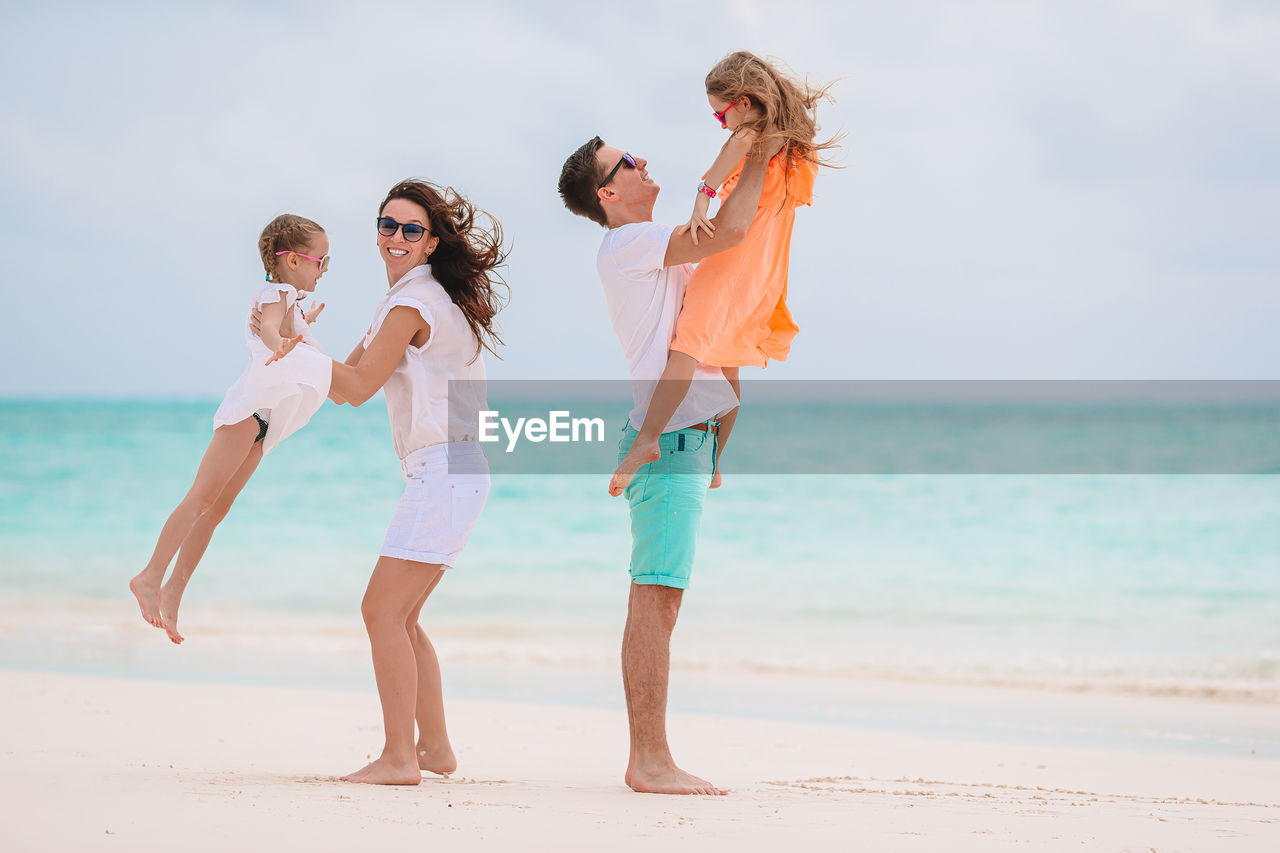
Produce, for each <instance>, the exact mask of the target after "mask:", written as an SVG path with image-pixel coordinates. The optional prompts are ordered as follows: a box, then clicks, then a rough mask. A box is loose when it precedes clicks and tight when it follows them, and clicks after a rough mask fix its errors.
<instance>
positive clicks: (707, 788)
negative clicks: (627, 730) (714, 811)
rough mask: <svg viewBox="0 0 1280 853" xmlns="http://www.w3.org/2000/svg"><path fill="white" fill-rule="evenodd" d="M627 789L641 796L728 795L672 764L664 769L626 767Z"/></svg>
mask: <svg viewBox="0 0 1280 853" xmlns="http://www.w3.org/2000/svg"><path fill="white" fill-rule="evenodd" d="M624 778H625V779H626V782H627V787H629V788H631V790H633V791H636V792H638V793H641V794H706V795H710V796H724V795H725V794H727V793H729V792H728V791H722V790H721V789H719V788H717V787H716V786H715V785H712V784H711V783H710V782H708V781H707V780H706V779H699V778H698V777H697V776H694V775H693V774H692V773H686V772H684V771H683V770H681V769H680V768H679V767H676V766H675V765H674V764H670V765H667V766H666V767H653V768H644V769H640V768H636V767H628V768H627V775H626V776H625V777H624Z"/></svg>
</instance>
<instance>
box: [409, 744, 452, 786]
mask: <svg viewBox="0 0 1280 853" xmlns="http://www.w3.org/2000/svg"><path fill="white" fill-rule="evenodd" d="M418 767H419V768H420V769H422V770H425V771H427V772H428V773H435V774H436V775H438V776H444V777H445V778H448V776H449V774H450V773H452V772H453V771H455V770H457V769H458V759H457V758H456V757H455V756H454V754H453V748H452V747H450V746H449V745H448V744H445V745H444V747H442V748H435V749H432V748H430V747H424V746H423V745H422V744H418Z"/></svg>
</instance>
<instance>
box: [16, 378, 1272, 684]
mask: <svg viewBox="0 0 1280 853" xmlns="http://www.w3.org/2000/svg"><path fill="white" fill-rule="evenodd" d="M215 407H216V401H198V402H92V401H61V402H13V401H10V402H4V403H0V471H2V472H3V476H2V477H0V597H3V599H4V600H5V601H7V602H10V603H13V604H15V605H16V608H11V611H13V612H11V613H10V616H9V630H8V631H7V632H5V633H0V665H10V666H25V665H34V663H38V662H39V661H40V660H44V658H41V655H45V654H52V653H51V652H48V651H47V650H46V651H40V648H41V647H42V646H41V643H35V642H33V641H31V639H30V635H29V634H24V633H23V631H22V630H18V629H15V628H13V624H14V620H15V619H17V620H19V621H21V614H20V613H17V612H16V611H18V610H23V609H28V610H29V611H30V612H33V613H34V612H48V609H49V608H51V607H52V608H57V607H60V606H61V605H60V604H59V603H60V602H75V603H76V604H77V606H80V607H87V608H90V610H91V611H92V612H94V613H106V612H109V613H112V614H117V613H118V614H119V618H120V620H122V621H124V622H125V624H126V625H127V626H128V628H130V629H131V628H132V627H133V624H132V623H133V621H134V620H136V612H135V610H134V607H133V604H132V600H131V599H130V598H128V593H127V591H126V589H125V584H126V582H127V580H128V578H129V577H131V576H132V575H133V574H134V573H135V572H136V571H138V570H139V568H140V567H141V566H142V565H143V563H144V562H145V560H146V558H147V557H148V555H149V554H150V551H151V548H152V546H153V545H154V540H155V536H156V534H157V533H158V531H159V528H160V526H161V524H162V523H163V521H164V519H165V517H166V516H167V514H168V512H169V511H170V510H171V509H172V508H173V506H174V505H175V504H176V502H177V501H178V500H179V499H180V498H181V496H182V494H183V493H184V491H185V490H186V488H187V487H188V485H189V484H190V479H191V477H192V475H193V473H194V471H195V467H196V465H197V463H198V461H199V458H200V455H201V454H202V453H203V451H204V448H205V446H206V444H207V441H208V437H209V434H210V429H211V427H210V419H211V415H212V411H213V409H214V408H215ZM857 415H858V412H857V410H855V409H850V410H849V411H848V412H845V413H843V415H842V417H845V418H856V417H857ZM914 416H915V415H913V414H912V410H911V409H909V408H906V407H904V408H903V409H902V410H901V412H900V418H901V419H902V421H903V424H902V426H903V430H904V431H907V430H906V428H907V425H908V422H909V420H910V419H911V418H912V417H914ZM876 417H877V418H879V419H881V420H882V421H884V422H886V430H885V435H889V436H891V435H892V434H893V409H892V407H889V408H885V407H881V408H880V409H879V410H878V413H877V415H876ZM832 444H833V448H834V449H833V451H832V452H838V442H833V443H832ZM731 472H732V468H730V474H729V476H728V477H727V480H726V486H725V488H723V489H721V490H719V491H718V492H714V493H712V494H711V496H710V499H709V503H708V511H707V513H706V515H705V518H704V528H703V536H702V539H701V541H700V545H699V548H700V550H699V565H698V567H697V569H696V571H695V577H694V587H693V589H692V590H691V592H690V594H689V595H688V596H687V597H686V603H685V609H684V611H683V614H682V620H681V627H680V629H679V634H678V643H677V648H676V650H675V656H676V659H675V664H676V667H677V669H678V670H680V671H684V672H690V673H697V672H705V673H721V672H723V673H728V674H732V673H733V672H762V671H764V672H779V673H792V674H800V675H805V676H820V677H824V678H846V679H848V678H852V679H857V678H865V677H876V678H890V679H899V680H909V681H915V682H937V683H956V682H959V683H965V684H973V685H1012V686H1023V687H1039V686H1055V685H1068V686H1073V687H1077V688H1082V689H1088V690H1108V689H1114V690H1120V691H1129V692H1132V691H1137V692H1147V693H1152V694H1161V693H1185V694H1190V695H1212V694H1216V695H1228V696H1245V697H1254V698H1263V699H1266V700H1269V701H1277V699H1280V476H1239V475H1233V476H1227V475H1220V476H1209V475H1204V476H1200V475H1197V476H1168V475H1165V476H1101V475H1073V476H1047V475H1035V476H1032V475H965V476H958V475H952V476H941V475H933V476H926V475H861V476H852V475H850V476H834V475H829V476H817V475H786V476H783V475H737V476H735V475H733V474H732V473H731ZM606 480H607V478H606V477H604V476H603V475H590V476H588V475H509V476H499V477H495V481H494V489H493V495H492V498H491V502H490V504H489V506H488V507H487V509H486V511H485V514H484V517H483V518H482V520H481V524H480V527H479V528H478V529H477V531H476V533H475V535H474V537H473V539H472V544H471V545H470V546H469V548H468V551H467V552H466V554H465V557H464V561H463V562H462V564H461V565H460V567H459V568H458V569H457V570H456V571H455V573H454V574H453V575H452V576H451V577H450V578H449V580H448V582H447V583H446V584H444V585H443V586H442V587H441V590H440V592H439V593H438V594H437V595H436V596H435V597H434V598H433V601H432V603H431V605H430V607H429V610H430V614H429V615H430V617H431V618H432V619H433V620H434V621H435V623H436V624H438V625H440V626H442V628H443V629H444V630H445V631H446V633H447V634H448V635H449V636H450V638H451V640H450V649H449V651H448V655H449V656H450V658H451V659H452V660H455V661H459V662H462V663H465V664H468V665H473V666H475V667H477V668H479V669H483V668H485V667H493V668H496V669H505V670H507V671H517V670H527V669H528V668H529V667H537V666H547V665H558V666H562V667H569V668H573V667H582V668H584V669H591V668H599V669H602V670H603V669H609V668H613V667H616V664H615V661H616V657H617V637H618V633H619V631H620V626H621V619H622V609H623V608H624V607H625V603H624V602H625V594H626V564H627V553H628V536H629V534H628V526H627V518H626V508H625V505H624V504H623V503H621V502H620V501H617V500H614V499H611V498H609V497H608V496H607V495H606V494H605V483H606ZM400 487H401V483H400V478H399V468H398V464H397V460H396V459H395V457H394V454H393V453H392V451H391V443H390V437H389V430H388V426H387V421H386V413H385V410H384V409H383V407H382V405H381V403H380V401H374V402H373V403H372V404H370V405H369V406H366V407H364V408H363V409H359V410H353V409H350V408H349V407H343V408H337V407H333V406H328V407H326V408H325V409H323V410H322V411H321V412H320V413H319V414H318V415H317V416H316V417H315V419H314V420H313V421H312V423H311V424H310V425H309V426H308V427H307V428H306V429H305V430H303V431H302V432H300V433H299V434H298V435H296V436H295V437H293V438H291V439H290V440H289V441H287V442H285V443H284V444H282V445H281V446H280V447H279V448H278V449H277V450H276V451H275V452H274V453H273V454H271V455H270V456H268V457H267V458H266V459H265V460H264V462H263V464H262V466H261V468H260V469H259V472H258V473H257V474H256V475H255V477H254V480H253V481H252V482H251V483H250V484H249V486H248V488H247V489H246V490H245V492H244V493H243V495H242V496H241V498H240V500H239V502H238V503H237V505H236V507H235V508H234V509H233V511H232V514H231V516H230V517H229V518H228V519H227V521H226V522H225V523H224V524H223V526H222V528H221V529H220V530H219V531H218V534H217V536H216V537H215V539H214V542H213V544H212V546H211V547H210V550H209V552H208V554H207V555H206V558H205V561H204V563H203V564H202V566H201V568H200V570H199V572H198V573H197V574H196V577H195V580H194V581H193V582H192V585H191V587H190V590H189V593H188V598H187V602H186V603H185V604H184V607H185V608H187V610H186V611H185V612H187V613H189V614H190V618H191V619H192V620H194V621H192V622H188V623H187V624H188V626H195V627H196V628H200V627H204V628H206V629H208V628H209V626H212V625H219V624H224V625H234V626H236V627H235V629H234V630H236V631H243V632H250V633H251V632H253V631H258V630H260V631H263V632H267V633H269V630H270V627H271V626H270V625H264V624H263V623H264V622H272V621H274V620H280V619H285V620H287V621H288V624H289V625H290V626H292V627H290V631H293V632H294V633H295V634H296V635H297V636H299V637H302V638H304V639H302V640H300V641H299V643H300V644H301V646H302V647H304V648H305V647H307V643H312V644H313V646H314V647H317V648H318V647H322V646H324V644H326V643H330V642H332V643H335V644H337V645H341V646H342V649H341V650H340V653H339V652H335V655H338V657H342V659H343V660H346V659H348V658H349V659H350V660H351V661H362V660H363V655H364V651H363V647H362V645H361V636H360V632H359V628H360V626H359V621H358V616H356V615H355V614H356V610H357V608H358V603H359V600H360V596H361V594H362V592H363V587H364V583H365V581H366V580H367V576H368V572H369V570H370V568H371V567H372V564H373V561H374V559H375V557H376V554H377V549H378V546H379V544H380V543H381V540H382V535H383V533H384V530H385V525H386V522H387V520H388V519H389V518H390V515H391V512H392V508H393V506H394V505H395V502H396V500H397V498H398V496H399V492H400ZM24 604H26V605H27V607H25V608H24V607H23V605H24ZM42 608H43V609H42ZM95 608H96V609H95ZM335 626H338V627H335ZM23 630H25V629H23ZM148 630H150V629H148ZM188 630H189V631H192V634H191V635H190V636H191V637H192V639H196V640H198V638H199V635H200V631H199V630H193V629H192V628H190V627H189V628H188ZM228 630H230V629H228ZM109 633H110V632H108V634H109ZM223 633H226V631H224V632H223ZM111 636H115V635H111ZM23 637H26V639H22V638H23ZM308 638H309V639H308ZM148 639H151V638H150V635H148ZM156 639H157V640H158V638H156ZM110 642H116V641H115V640H111V639H110V637H108V636H106V635H103V638H102V639H101V643H107V644H109V643H110ZM121 642H123V641H121ZM101 643H100V644H99V647H98V648H97V649H96V650H95V651H94V652H93V654H94V655H97V656H99V657H101V656H102V655H104V654H106V652H104V651H103V649H102V648H101ZM343 644H348V645H343ZM190 646H191V641H190V640H189V642H188V645H187V646H185V647H184V651H185V650H187V649H189V648H190ZM77 648H78V647H77ZM335 648H336V647H335ZM59 654H60V655H61V657H58V660H59V661H60V662H61V663H63V664H67V662H68V661H70V662H71V664H69V665H74V664H75V661H76V660H80V663H81V665H82V668H89V669H92V666H91V665H90V664H88V663H85V661H90V662H91V659H90V658H86V657H83V655H86V654H88V653H87V652H83V651H75V650H64V651H63V652H61V653H59ZM76 655H81V658H76ZM92 659H93V660H96V659H98V658H92ZM117 662H119V661H117ZM352 665H353V666H354V665H355V664H354V663H353V664H352ZM361 666H363V667H367V665H365V664H363V663H361ZM126 668H127V667H126ZM316 669H317V671H321V670H323V667H322V666H318V667H316ZM477 671H478V670H477Z"/></svg>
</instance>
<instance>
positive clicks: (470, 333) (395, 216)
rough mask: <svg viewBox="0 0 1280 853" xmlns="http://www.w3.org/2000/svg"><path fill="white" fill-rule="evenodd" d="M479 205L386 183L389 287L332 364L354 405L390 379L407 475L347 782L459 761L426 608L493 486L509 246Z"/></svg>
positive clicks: (374, 610)
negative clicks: (377, 704) (374, 717)
mask: <svg viewBox="0 0 1280 853" xmlns="http://www.w3.org/2000/svg"><path fill="white" fill-rule="evenodd" d="M476 213H477V211H476V209H475V208H474V207H473V206H472V205H471V204H470V203H468V202H467V201H466V199H464V198H462V197H461V196H459V195H458V194H457V193H456V192H454V191H453V190H452V189H448V188H446V189H444V190H443V191H442V190H440V189H439V188H437V187H435V186H434V185H432V184H429V183H426V182H424V181H416V180H407V181H402V182H400V183H399V184H396V186H394V187H392V188H391V191H390V192H389V193H387V197H386V199H385V200H384V201H383V202H382V206H381V207H380V208H379V211H378V252H379V254H380V255H381V256H382V261H383V263H384V264H385V265H386V268H387V283H388V284H389V285H390V290H388V291H387V295H386V296H385V297H383V300H382V302H381V304H379V306H378V309H377V311H376V312H375V314H374V319H373V324H372V325H371V326H370V327H369V332H368V334H367V335H366V336H365V338H364V340H363V341H361V342H360V345H359V346H357V347H356V348H355V349H354V350H352V352H351V355H349V356H347V360H346V363H344V364H338V363H337V362H334V363H333V378H332V382H331V384H330V391H329V397H330V399H332V400H333V401H334V402H335V403H350V404H352V405H353V406H359V405H361V404H362V403H364V402H365V401H366V400H368V399H369V398H370V397H372V396H373V395H374V393H375V392H377V391H378V389H380V388H382V389H384V390H385V396H386V399H387V411H388V413H389V414H390V416H391V435H392V440H393V441H394V443H395V448H396V454H397V455H398V456H399V457H400V461H401V467H402V468H403V470H404V476H405V492H404V496H403V497H402V498H401V499H400V503H399V505H398V506H397V508H396V514H395V517H394V518H393V519H392V521H391V526H390V528H389V529H388V531H387V538H386V540H385V541H384V542H383V545H382V550H381V552H380V555H379V557H378V562H377V564H376V565H375V566H374V569H373V575H372V577H370V578H369V586H368V589H367V590H366V591H365V596H364V601H363V603H362V605H361V612H362V613H363V616H364V622H365V627H366V629H367V630H368V633H369V645H370V647H371V648H372V651H373V670H374V674H375V676H376V678H377V683H378V697H379V699H380V700H381V702H382V720H383V728H384V729H385V733H386V742H385V745H384V746H383V749H382V754H381V755H380V756H379V757H378V758H377V759H376V760H374V761H373V762H372V763H370V764H368V765H367V766H365V767H364V768H362V769H360V770H358V771H356V772H355V773H352V774H350V775H348V776H344V777H342V778H343V779H344V780H345V781H349V782H368V783H372V784H380V785H416V784H418V783H419V782H420V781H421V780H422V773H421V771H422V770H429V771H431V772H433V773H439V774H442V775H448V774H449V773H451V772H453V770H454V769H455V768H456V767H457V760H456V758H455V757H454V754H453V749H452V747H451V746H450V745H449V735H448V732H447V731H446V728H445V719H444V700H443V698H442V695H441V689H440V665H439V663H438V662H437V659H436V653H435V649H434V648H432V646H431V641H430V640H429V639H428V638H427V635H426V632H424V631H423V630H422V628H421V627H420V626H419V625H418V614H419V612H420V611H421V610H422V605H423V604H425V603H426V600H427V597H428V596H430V595H431V592H432V590H434V589H435V588H436V586H437V584H439V583H440V579H441V578H443V577H444V572H445V569H447V568H449V567H450V566H452V565H454V563H455V561H456V560H457V558H458V555H459V554H460V553H461V551H462V548H463V546H464V545H465V544H466V541H467V537H468V536H469V535H470V534H471V530H472V529H473V528H474V527H475V524H476V520H477V519H478V518H479V516H480V510H481V509H482V508H483V507H484V503H485V500H486V498H487V497H488V494H489V467H488V465H487V463H486V462H485V458H484V454H483V453H482V452H481V450H480V445H479V443H478V442H477V441H476V440H475V439H476V438H477V435H476V424H477V420H478V416H479V411H480V409H482V408H484V405H485V401H484V361H483V360H482V358H481V349H482V348H487V349H489V350H490V351H492V350H493V347H494V346H496V345H498V344H500V343H501V340H500V339H499V338H498V336H497V334H496V333H495V331H494V328H493V317H494V315H495V314H496V313H497V312H498V309H499V308H500V307H501V305H502V301H501V300H500V299H499V297H498V294H497V292H496V287H497V286H498V285H499V284H501V283H502V280H501V278H500V277H499V276H498V275H497V274H496V272H495V268H496V267H497V266H498V265H499V264H501V263H502V262H503V260H504V259H505V257H506V253H505V251H504V250H503V248H502V234H501V230H500V228H499V226H498V223H497V221H496V220H494V219H493V218H492V217H489V220H490V222H491V223H492V227H491V228H490V229H488V230H485V229H482V228H480V227H478V226H477V225H476V222H475V219H476ZM486 216H487V214H486ZM451 380H452V385H451V384H450V381H451ZM459 380H462V381H459ZM451 392H452V393H451ZM415 719H416V722H417V727H418V738H417V743H416V745H415V742H414V722H415Z"/></svg>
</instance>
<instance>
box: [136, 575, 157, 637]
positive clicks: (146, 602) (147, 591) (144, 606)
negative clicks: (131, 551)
mask: <svg viewBox="0 0 1280 853" xmlns="http://www.w3.org/2000/svg"><path fill="white" fill-rule="evenodd" d="M145 575H146V572H142V573H141V574H138V575H136V576H134V578H133V580H131V581H129V591H130V592H132V593H133V597H134V598H136V599H138V609H139V610H141V611H142V618H143V619H145V620H146V622H147V624H148V625H154V626H155V627H157V628H163V627H164V626H165V625H164V619H163V618H162V617H161V616H160V584H158V583H157V584H152V583H150V582H149V581H148V578H146V577H144V576H145Z"/></svg>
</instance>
